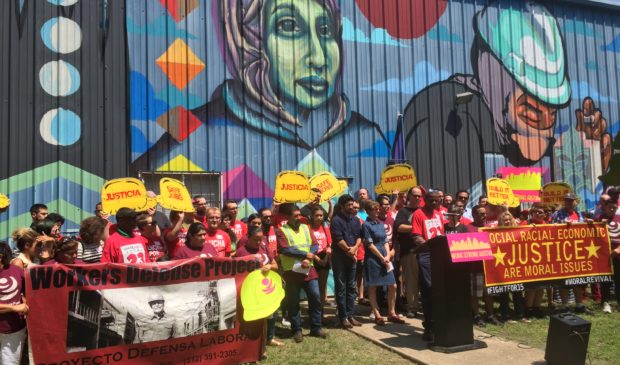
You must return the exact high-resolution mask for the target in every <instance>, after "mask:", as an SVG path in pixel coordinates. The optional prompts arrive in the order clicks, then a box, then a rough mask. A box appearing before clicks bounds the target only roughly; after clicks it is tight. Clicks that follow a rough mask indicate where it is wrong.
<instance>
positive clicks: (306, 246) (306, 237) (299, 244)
mask: <svg viewBox="0 0 620 365" xmlns="http://www.w3.org/2000/svg"><path fill="white" fill-rule="evenodd" d="M280 229H282V233H284V235H285V236H286V240H287V241H288V245H289V247H295V248H296V249H298V250H299V251H302V252H306V253H307V252H310V246H312V239H311V238H310V230H309V229H308V226H307V225H305V224H300V225H299V232H295V231H294V230H293V229H292V228H291V227H290V226H289V225H288V224H286V225H284V226H282V227H281V228H280ZM301 260H303V259H301ZM301 260H300V259H299V258H295V257H290V256H287V255H280V262H281V263H282V269H283V270H284V271H291V270H293V265H294V264H295V261H301ZM310 266H312V260H310Z"/></svg>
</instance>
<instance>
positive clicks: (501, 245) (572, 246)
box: [484, 223, 612, 290]
mask: <svg viewBox="0 0 620 365" xmlns="http://www.w3.org/2000/svg"><path fill="white" fill-rule="evenodd" d="M485 231H486V232H488V233H489V243H490V245H491V250H492V252H493V259H491V260H487V261H484V273H485V280H486V285H487V287H490V286H498V285H506V284H522V283H528V282H537V281H552V280H562V279H564V280H565V282H566V284H571V283H572V284H580V283H581V282H582V281H583V282H600V281H609V280H611V278H610V277H609V275H611V274H612V269H611V261H610V252H611V249H610V242H609V234H608V232H607V227H606V225H605V224H602V223H595V224H587V223H584V224H571V225H566V224H559V225H540V226H521V227H515V228H496V229H488V230H485ZM574 278H584V279H583V280H569V279H574ZM516 290H520V289H518V288H517V289H516Z"/></svg>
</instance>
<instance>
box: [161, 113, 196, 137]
mask: <svg viewBox="0 0 620 365" xmlns="http://www.w3.org/2000/svg"><path fill="white" fill-rule="evenodd" d="M157 124H159V125H160V126H161V127H162V128H163V129H165V130H166V131H168V133H169V134H170V135H171V136H172V138H174V139H176V140H177V141H178V142H183V141H184V140H185V139H187V137H189V135H190V134H192V133H193V132H194V131H195V130H196V129H198V127H200V126H201V124H202V123H201V122H200V120H199V119H198V118H196V116H195V115H194V114H192V113H191V112H190V111H189V110H187V109H185V108H184V107H182V106H178V107H176V108H174V109H172V110H170V111H168V112H167V113H165V114H163V115H162V116H160V117H159V118H157Z"/></svg>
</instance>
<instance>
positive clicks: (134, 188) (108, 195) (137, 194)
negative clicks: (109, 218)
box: [101, 177, 149, 214]
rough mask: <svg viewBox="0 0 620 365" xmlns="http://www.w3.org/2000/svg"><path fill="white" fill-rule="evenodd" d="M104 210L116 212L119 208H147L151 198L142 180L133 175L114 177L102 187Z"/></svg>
mask: <svg viewBox="0 0 620 365" xmlns="http://www.w3.org/2000/svg"><path fill="white" fill-rule="evenodd" d="M101 204H102V207H103V211H104V212H106V213H109V214H115V213H116V212H117V211H118V210H119V209H121V208H123V207H125V208H131V209H134V210H136V211H144V210H146V208H147V206H148V204H149V200H148V196H147V195H146V188H145V187H144V184H143V183H142V181H140V180H138V179H134V178H132V177H125V178H121V179H114V180H110V181H108V182H106V183H105V184H104V185H103V188H102V189H101Z"/></svg>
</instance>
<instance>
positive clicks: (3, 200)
mask: <svg viewBox="0 0 620 365" xmlns="http://www.w3.org/2000/svg"><path fill="white" fill-rule="evenodd" d="M9 205H11V199H9V197H8V196H6V195H4V194H0V209H6V208H8V207H9Z"/></svg>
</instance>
